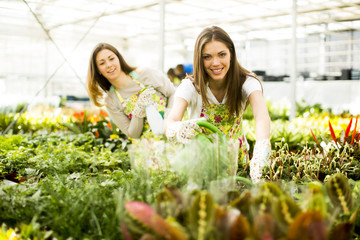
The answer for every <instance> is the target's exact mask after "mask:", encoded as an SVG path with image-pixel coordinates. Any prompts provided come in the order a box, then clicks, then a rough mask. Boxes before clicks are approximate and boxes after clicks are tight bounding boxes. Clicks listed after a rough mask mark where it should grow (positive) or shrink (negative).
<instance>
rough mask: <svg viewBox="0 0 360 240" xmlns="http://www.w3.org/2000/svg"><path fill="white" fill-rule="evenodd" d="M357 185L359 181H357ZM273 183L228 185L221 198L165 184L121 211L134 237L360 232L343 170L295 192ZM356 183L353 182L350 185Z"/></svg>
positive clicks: (345, 235) (341, 235)
mask: <svg viewBox="0 0 360 240" xmlns="http://www.w3.org/2000/svg"><path fill="white" fill-rule="evenodd" d="M356 184H357V185H358V184H359V182H357V183H356ZM281 187H282V188H280V186H279V185H277V184H275V183H270V182H268V183H264V184H263V185H261V186H259V187H257V188H253V189H248V190H244V191H242V192H240V191H230V192H228V193H227V194H226V195H225V196H223V197H224V199H227V201H226V203H224V204H219V203H217V202H216V201H215V200H214V194H211V193H210V192H208V191H206V190H203V191H200V190H194V191H191V192H187V193H182V192H181V191H179V190H178V189H176V188H165V190H164V191H163V192H161V193H159V194H158V197H157V198H156V201H155V203H154V204H153V205H149V204H146V203H144V202H139V201H127V202H126V203H125V204H124V207H123V209H121V212H124V214H122V215H121V219H120V221H121V227H122V233H123V237H124V238H125V239H126V240H133V239H171V240H191V239H196V240H202V239H211V240H217V239H230V240H232V239H237V240H238V239H240V240H241V239H248V240H252V239H319V240H325V239H337V240H341V239H351V238H354V237H355V239H356V237H359V233H360V232H359V231H360V228H359V227H360V221H359V220H360V217H359V207H360V202H359V201H360V199H359V196H357V194H358V193H357V192H353V191H352V190H351V186H350V184H349V182H348V180H347V178H346V177H345V176H344V175H342V174H340V173H339V174H335V175H333V176H331V177H330V178H329V179H328V181H327V182H326V183H325V184H321V183H319V182H317V183H315V182H314V183H311V184H309V185H308V186H307V188H305V189H304V190H303V191H302V193H299V194H297V196H296V198H295V197H293V196H292V195H291V194H289V192H288V191H286V190H284V189H286V188H287V187H288V186H286V185H285V186H281ZM352 187H353V188H354V186H352Z"/></svg>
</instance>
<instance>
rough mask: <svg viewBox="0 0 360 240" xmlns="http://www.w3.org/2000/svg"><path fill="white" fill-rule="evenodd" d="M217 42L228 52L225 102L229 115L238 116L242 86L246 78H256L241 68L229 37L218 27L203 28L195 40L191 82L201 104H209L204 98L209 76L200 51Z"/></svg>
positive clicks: (240, 108)
mask: <svg viewBox="0 0 360 240" xmlns="http://www.w3.org/2000/svg"><path fill="white" fill-rule="evenodd" d="M214 40H215V41H219V42H222V43H224V44H225V45H226V47H227V48H228V49H229V51H230V67H229V71H228V72H227V74H226V76H225V84H226V93H227V101H226V105H227V106H228V107H229V109H230V113H231V115H234V114H236V116H238V115H239V114H240V113H241V110H242V107H243V106H242V105H241V99H242V86H243V84H244V82H245V80H246V77H247V76H252V77H255V78H257V77H256V75H255V74H254V73H251V72H250V71H248V70H246V69H245V68H243V67H242V66H241V65H240V63H239V62H238V60H237V58H236V51H235V46H234V43H233V41H232V40H231V38H230V36H229V35H228V34H227V33H226V32H225V31H224V30H223V29H222V28H220V27H217V26H212V27H208V28H205V29H204V30H203V31H202V32H201V33H200V34H199V36H198V38H197V39H196V43H195V49H194V74H193V82H194V85H195V88H196V89H197V91H198V92H199V93H200V95H201V98H202V101H203V103H205V104H206V105H207V104H209V101H208V99H207V96H206V87H207V84H208V82H209V75H208V74H207V73H206V71H205V67H204V61H203V58H202V51H203V49H204V46H205V44H207V43H209V42H211V41H214Z"/></svg>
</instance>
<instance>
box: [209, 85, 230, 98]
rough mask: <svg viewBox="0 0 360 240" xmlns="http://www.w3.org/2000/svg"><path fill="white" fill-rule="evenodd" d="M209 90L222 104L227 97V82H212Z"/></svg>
mask: <svg viewBox="0 0 360 240" xmlns="http://www.w3.org/2000/svg"><path fill="white" fill-rule="evenodd" d="M209 88H210V90H211V92H212V93H213V95H214V96H215V98H216V99H217V100H218V102H222V101H223V99H224V97H225V95H226V85H225V82H223V81H221V82H218V81H210V82H209Z"/></svg>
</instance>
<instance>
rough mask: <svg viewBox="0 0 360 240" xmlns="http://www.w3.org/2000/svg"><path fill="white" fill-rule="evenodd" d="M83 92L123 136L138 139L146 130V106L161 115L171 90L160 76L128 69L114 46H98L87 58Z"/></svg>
mask: <svg viewBox="0 0 360 240" xmlns="http://www.w3.org/2000/svg"><path fill="white" fill-rule="evenodd" d="M87 90H88V94H89V96H90V99H91V100H92V102H93V103H94V104H95V105H96V106H98V107H102V106H105V108H106V110H107V111H108V113H109V115H110V117H111V119H112V120H113V121H114V123H115V124H116V125H117V126H118V127H119V128H120V130H121V131H122V132H123V133H124V134H125V135H127V136H128V137H131V138H139V137H140V136H141V134H142V133H143V132H144V131H145V130H147V129H148V128H149V127H148V124H147V122H146V121H145V119H146V114H145V108H146V106H148V105H153V106H155V108H156V109H157V110H158V111H159V112H164V111H165V108H166V107H170V106H171V104H172V97H173V94H174V92H175V87H174V86H173V84H172V83H171V82H170V80H169V79H168V78H167V77H166V75H165V74H163V73H162V72H160V71H156V70H153V69H148V68H143V69H140V68H136V67H132V66H130V65H129V64H128V63H127V62H126V61H125V59H124V58H123V56H122V55H121V54H120V53H119V51H118V50H117V49H116V48H115V47H114V46H112V45H110V44H107V43H99V44H98V45H96V46H95V48H94V50H93V52H92V54H91V57H90V64H89V69H88V74H87Z"/></svg>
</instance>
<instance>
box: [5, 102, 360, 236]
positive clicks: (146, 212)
mask: <svg viewBox="0 0 360 240" xmlns="http://www.w3.org/2000/svg"><path fill="white" fill-rule="evenodd" d="M312 109H313V110H312ZM61 111H62V112H61V114H59V113H56V114H55V112H52V113H51V114H50V115H48V117H47V118H42V117H40V115H39V114H38V115H37V114H34V113H25V114H24V115H22V116H21V118H22V119H20V120H19V121H18V122H16V124H15V125H14V126H15V127H14V128H13V129H12V130H11V131H12V133H13V134H14V133H21V134H24V135H4V136H0V213H1V214H0V224H2V223H3V225H2V226H1V228H0V239H10V238H11V235H12V236H13V237H18V238H19V239H124V238H125V239H140V237H141V236H142V237H143V238H142V239H245V237H248V238H247V239H264V237H265V236H267V237H268V238H270V237H271V239H313V238H311V236H312V235H308V236H307V237H306V235H304V234H305V231H307V230H306V229H308V230H309V229H310V230H311V229H312V228H313V227H312V226H313V225H314V226H316V229H317V230H316V231H315V233H314V234H318V235H317V237H318V238H317V239H359V231H360V230H359V229H360V220H359V218H360V213H359V210H358V209H359V205H360V203H359V195H360V184H359V178H360V175H359V172H360V163H359V156H360V154H359V152H360V151H359V149H360V145H359V134H358V133H357V132H356V130H357V129H358V126H360V123H357V122H358V121H357V120H356V124H358V125H356V124H355V121H353V120H355V118H351V116H350V115H346V116H345V115H344V116H342V117H340V116H334V115H332V114H331V113H330V114H329V113H327V112H324V111H322V110H321V109H320V110H319V111H318V110H317V108H315V110H314V108H313V107H312V108H304V109H303V110H302V114H301V115H302V116H303V117H298V118H296V119H294V120H293V121H288V120H284V119H285V118H284V117H274V116H273V117H272V118H274V119H273V122H272V132H271V144H272V154H271V157H270V159H269V162H268V163H269V165H268V166H266V167H265V168H264V169H263V179H264V182H267V183H265V184H264V185H262V184H260V185H257V186H254V185H253V184H252V183H251V181H250V179H249V163H248V162H241V163H238V169H237V172H236V176H234V177H233V178H229V179H218V178H219V176H221V177H224V174H223V173H224V172H221V173H219V172H215V170H212V169H215V168H212V167H211V165H209V164H210V163H211V164H213V163H216V162H217V161H219V159H221V158H219V156H218V158H217V159H213V157H212V154H210V153H211V151H213V150H214V151H216V148H217V146H211V147H210V148H207V147H206V146H205V148H203V147H201V149H202V150H201V151H202V152H199V153H198V154H195V152H194V151H196V149H197V147H193V148H191V149H192V151H191V154H194V156H197V158H198V159H196V163H201V162H202V161H204V164H205V165H207V168H206V171H207V172H208V174H207V176H206V177H201V176H199V172H201V171H194V170H199V169H201V168H200V167H199V166H198V167H196V169H191V167H190V168H189V167H188V168H183V171H182V172H179V171H176V170H174V169H172V170H169V169H166V170H164V169H163V170H154V169H141V168H140V169H139V168H134V166H131V165H130V162H131V161H130V157H129V154H128V149H130V148H131V145H130V141H129V140H128V139H127V138H126V137H125V136H124V135H122V134H121V133H120V132H119V130H118V129H117V128H116V126H115V125H114V124H113V123H112V122H111V121H110V119H109V117H108V116H107V114H106V113H105V112H102V111H98V110H97V111H94V112H91V111H74V110H66V111H68V113H65V112H64V109H62V110H61ZM280 112H281V111H280ZM309 112H315V113H316V114H315V115H314V116H312V117H311V118H310V117H308V116H309V115H308V113H309ZM27 114H29V115H27ZM284 114H285V110H284V111H282V113H281V114H280V113H279V115H278V116H281V115H284ZM298 115H299V116H300V114H298ZM44 116H46V114H45V115H44ZM60 116H61V117H60ZM1 117H2V120H4V121H5V122H2V120H1V119H0V125H1V124H3V125H2V127H3V128H2V130H3V129H4V126H6V124H7V123H8V122H9V121H10V120H9V118H11V117H16V116H15V115H12V114H10V113H7V114H5V115H2V116H1ZM54 117H55V118H54ZM44 119H46V120H44ZM54 119H55V120H54ZM42 121H43V123H42ZM330 122H331V123H332V125H331V124H330ZM244 127H245V129H246V137H247V139H248V142H249V143H250V155H251V151H252V146H253V144H254V143H255V135H254V132H255V131H254V121H253V120H250V119H246V120H244ZM194 146H195V145H194ZM199 146H200V145H199ZM214 147H215V149H212V148H214ZM204 153H207V154H204ZM191 154H184V156H191ZM140 155H142V156H144V158H146V156H147V155H146V153H143V154H140ZM202 157H203V158H202ZM168 160H171V159H168ZM178 160H179V159H178ZM180 161H181V159H180ZM184 161H185V160H184ZM186 161H187V162H189V164H192V165H191V166H194V165H193V164H195V162H194V161H193V160H191V159H190V161H189V160H186ZM217 169H218V170H219V168H217ZM220 169H221V168H220ZM224 169H227V168H224ZM189 170H191V172H192V173H194V172H196V173H197V175H192V176H191V174H190V171H189ZM209 171H210V172H209ZM211 171H213V172H211ZM209 176H212V177H209ZM335 176H336V177H335ZM199 178H201V180H199ZM334 179H335V180H334ZM223 181H225V182H223ZM229 181H230V182H229ZM195 183H196V184H198V185H196V184H195ZM331 183H333V184H332V185H331ZM194 184H195V185H194ZM329 186H333V187H329ZM334 189H335V190H334ZM139 209H142V210H141V211H140V210H139ZM239 211H240V212H241V213H242V214H240V215H239ZM280 213H281V214H280ZM146 216H147V217H148V218H147V219H143V217H145V218H146ZM281 216H283V217H285V218H286V219H285V218H284V219H282V218H281ZM144 221H145V222H144ZM152 221H155V222H156V224H155V225H154V223H153V222H152ZM305 222H306V223H307V224H308V225H306V224H305ZM296 226H297V228H296ZM299 226H303V228H300V227H299ZM159 227H161V228H159ZM268 227H270V229H269V228H268ZM161 229H163V230H162V231H161ZM231 229H233V230H231ZM344 229H347V230H346V233H348V234H350V235H351V236H349V237H348V238H346V233H345V231H344ZM310 230H309V231H310ZM264 231H268V234H270V235H262V236H261V235H259V234H260V233H264ZM269 231H270V232H271V233H270V232H269ZM341 231H343V232H344V233H343V234H340V236H339V235H335V234H334V233H335V232H341ZM292 232H293V233H294V234H293V235H291V233H292ZM300 233H303V234H302V235H301V234H300ZM169 236H171V237H169ZM299 236H302V237H303V238H300V237H299ZM341 237H344V238H341Z"/></svg>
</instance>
